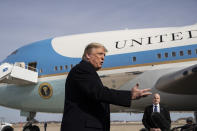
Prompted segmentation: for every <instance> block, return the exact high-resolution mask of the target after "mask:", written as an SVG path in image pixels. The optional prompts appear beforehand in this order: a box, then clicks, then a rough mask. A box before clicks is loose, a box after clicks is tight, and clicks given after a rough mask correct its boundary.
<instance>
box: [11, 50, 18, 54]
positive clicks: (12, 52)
mask: <svg viewBox="0 0 197 131" xmlns="http://www.w3.org/2000/svg"><path fill="white" fill-rule="evenodd" d="M17 52H18V50H15V51H14V52H12V53H11V54H10V55H15V54H16V53H17Z"/></svg>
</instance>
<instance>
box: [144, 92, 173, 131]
mask: <svg viewBox="0 0 197 131" xmlns="http://www.w3.org/2000/svg"><path fill="white" fill-rule="evenodd" d="M159 103H160V95H159V94H158V93H155V94H154V96H153V105H150V106H147V107H146V108H145V111H144V115H143V119H142V122H143V125H144V126H145V128H147V129H148V130H150V131H168V130H170V126H171V119H170V113H169V111H168V110H167V109H166V108H165V107H164V106H162V105H160V104H159Z"/></svg>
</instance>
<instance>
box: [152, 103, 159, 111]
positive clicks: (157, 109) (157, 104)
mask: <svg viewBox="0 0 197 131" xmlns="http://www.w3.org/2000/svg"><path fill="white" fill-rule="evenodd" d="M155 106H157V112H160V106H159V104H157V105H154V104H153V112H154V108H155Z"/></svg>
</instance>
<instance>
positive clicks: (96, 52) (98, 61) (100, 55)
mask: <svg viewBox="0 0 197 131" xmlns="http://www.w3.org/2000/svg"><path fill="white" fill-rule="evenodd" d="M86 57H87V58H88V61H89V62H90V63H91V64H92V65H93V66H94V68H95V69H96V70H99V69H100V68H101V67H102V64H103V62H104V58H105V49H104V48H103V47H100V48H93V49H92V51H91V53H90V54H86Z"/></svg>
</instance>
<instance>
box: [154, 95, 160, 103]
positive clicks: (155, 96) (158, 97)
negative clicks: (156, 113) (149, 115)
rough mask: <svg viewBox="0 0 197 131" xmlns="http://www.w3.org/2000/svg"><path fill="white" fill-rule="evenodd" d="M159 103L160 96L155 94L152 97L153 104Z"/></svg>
mask: <svg viewBox="0 0 197 131" xmlns="http://www.w3.org/2000/svg"><path fill="white" fill-rule="evenodd" d="M159 103H160V95H159V94H155V95H154V97H153V104H154V105H157V104H159Z"/></svg>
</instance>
